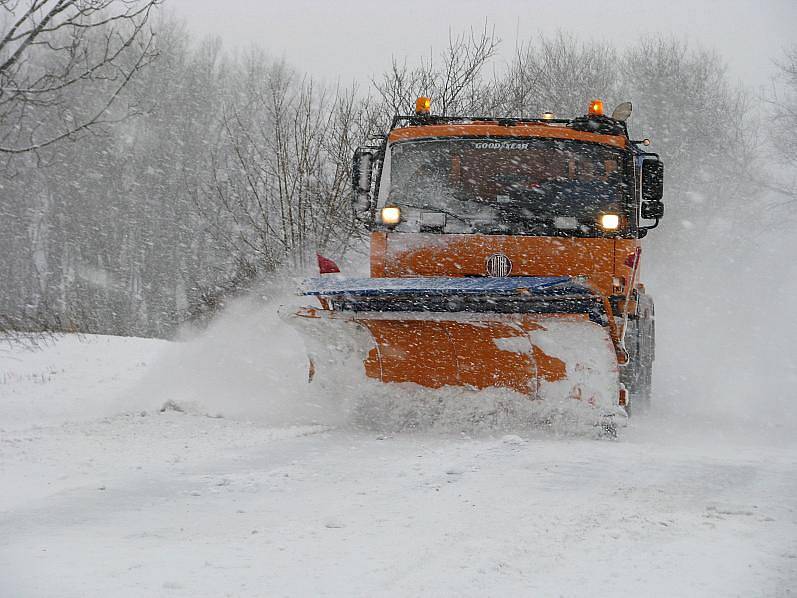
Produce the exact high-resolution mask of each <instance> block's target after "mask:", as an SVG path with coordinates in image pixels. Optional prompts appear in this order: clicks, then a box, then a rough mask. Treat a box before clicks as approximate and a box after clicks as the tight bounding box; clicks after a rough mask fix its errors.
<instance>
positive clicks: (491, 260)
mask: <svg viewBox="0 0 797 598" xmlns="http://www.w3.org/2000/svg"><path fill="white" fill-rule="evenodd" d="M511 271H512V262H511V261H510V260H509V258H508V257H506V256H505V255H504V254H503V253H495V254H493V255H491V256H490V257H488V258H487V275H488V276H509V273H510V272H511Z"/></svg>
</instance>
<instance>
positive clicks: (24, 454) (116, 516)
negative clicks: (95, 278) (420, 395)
mask: <svg viewBox="0 0 797 598" xmlns="http://www.w3.org/2000/svg"><path fill="white" fill-rule="evenodd" d="M70 342H72V344H73V349H72V350H70V349H69V344H70ZM70 342H67V341H60V342H59V343H58V344H57V345H56V346H55V347H50V348H48V349H46V350H45V351H44V352H40V353H37V354H32V355H31V354H25V355H22V354H21V353H19V352H16V353H13V354H4V355H2V356H0V367H2V368H5V373H6V377H5V382H3V383H2V384H1V385H0V405H2V412H0V415H2V416H3V420H2V422H6V424H7V425H4V424H3V423H0V597H3V598H6V597H7V598H25V597H39V596H59V597H62V598H66V597H71V596H75V597H77V596H81V597H83V596H131V597H132V596H191V597H201V596H208V597H210V596H213V597H217V596H282V595H285V596H308V595H335V596H339V595H347V596H373V595H396V596H409V595H435V596H463V595H472V596H484V595H491V596H504V595H516V596H520V595H523V596H792V595H794V592H795V590H794V589H793V588H797V498H796V497H797V473H796V472H797V441H794V440H792V441H783V440H782V438H781V435H780V434H778V435H777V438H767V437H766V436H761V435H759V434H752V435H747V434H744V433H743V431H740V430H738V429H735V428H728V427H722V426H715V427H713V428H707V427H706V426H703V425H698V424H690V425H687V426H685V425H684V424H683V422H679V421H677V420H675V419H673V418H672V417H671V416H669V415H668V414H666V413H655V412H654V413H652V414H650V415H648V416H645V417H638V418H636V419H635V420H634V421H632V424H631V425H630V427H629V428H628V429H627V430H625V432H624V434H623V436H622V438H621V439H620V440H619V441H596V440H592V439H587V438H573V437H562V436H556V435H551V434H549V433H546V432H544V431H540V430H537V431H517V430H516V431H506V430H501V431H497V430H494V431H481V432H479V433H470V434H463V433H456V432H454V431H450V432H435V433H432V432H414V433H408V432H405V433H396V434H387V435H382V434H380V433H379V432H375V431H370V430H362V429H355V428H353V427H351V426H345V425H343V426H330V425H293V426H289V425H279V426H274V425H273V424H269V423H266V422H262V421H247V420H246V419H244V418H240V417H225V418H214V417H208V416H205V415H201V414H190V413H181V412H177V411H171V410H167V411H165V412H162V413H161V412H159V411H158V410H157V409H154V410H153V409H142V410H138V409H137V410H135V411H129V412H128V413H127V414H123V415H118V414H116V415H114V414H111V415H108V416H107V417H82V418H81V417H76V413H77V411H74V412H70V411H69V409H67V408H66V407H65V406H64V405H65V404H66V403H70V401H71V400H72V399H69V400H67V399H64V396H67V395H69V393H68V390H69V389H70V388H74V386H75V384H80V385H81V387H83V388H90V389H92V393H95V392H100V391H101V388H100V387H101V386H102V384H105V385H106V388H107V389H108V391H109V392H111V391H118V390H119V389H120V388H121V387H122V386H124V385H125V384H127V383H128V382H129V381H130V380H132V379H133V378H134V376H133V374H130V380H127V379H126V378H125V376H126V375H127V374H123V372H125V371H127V372H129V371H131V370H130V367H127V369H125V368H123V367H122V361H121V357H124V361H123V363H124V364H126V365H127V366H131V364H138V365H140V366H141V368H142V369H146V367H148V366H147V361H148V360H150V359H155V357H157V356H156V355H155V354H156V353H157V352H158V351H159V350H160V349H158V348H156V347H155V345H154V344H153V343H152V342H150V343H149V344H148V343H146V342H143V341H136V340H127V341H124V347H123V348H122V349H120V348H119V347H120V343H121V341H119V342H115V341H114V342H111V341H108V342H105V341H104V340H102V339H101V340H99V341H95V342H94V343H93V344H92V343H88V348H87V345H86V343H78V344H75V342H74V341H70ZM75 347H77V348H78V349H79V354H76V353H75V350H77V349H75ZM64 359H69V360H71V361H70V365H69V367H68V368H61V369H59V367H58V366H57V363H62V362H63V360H64ZM48 360H49V361H48ZM114 360H116V361H114ZM114 362H115V363H117V366H118V368H119V372H116V373H113V372H111V371H110V370H112V369H113V363H114ZM80 363H87V364H90V365H91V364H93V365H91V367H82V369H81V366H80V365H79V364H80ZM98 363H100V364H101V366H102V367H99V369H96V371H97V372H101V374H102V375H99V374H92V373H91V372H93V371H95V369H93V368H94V366H96V365H97V364H98ZM131 367H132V366H131ZM133 369H134V368H133ZM48 371H50V372H51V375H52V378H48V377H47V375H46V372H48ZM37 372H38V373H37ZM58 372H61V373H60V374H59V373H58ZM68 372H70V373H71V374H70V373H68ZM120 372H122V373H120ZM78 373H79V374H80V375H81V376H82V378H81V379H79V380H78V378H75V379H74V380H71V379H70V375H77V374H78ZM117 374H118V375H117ZM92 376H93V378H92ZM89 378H91V379H89ZM100 379H101V380H100ZM70 380H71V381H70ZM30 401H34V402H35V403H36V404H39V405H43V403H42V402H43V401H50V402H52V403H54V404H56V405H61V407H59V412H62V413H67V414H69V415H70V417H67V418H65V419H66V420H69V421H62V422H56V421H46V420H45V421H44V424H43V425H39V426H35V427H32V426H31V425H23V424H24V422H23V421H22V418H21V417H19V416H18V414H19V409H20V408H19V404H20V403H25V404H29V402H30ZM92 404H93V403H92ZM31 409H32V408H31ZM35 411H36V410H35V409H34V410H33V412H35ZM14 414H17V416H16V418H15V415H14ZM8 422H11V423H8ZM30 423H33V422H29V424H30ZM11 424H13V425H11Z"/></svg>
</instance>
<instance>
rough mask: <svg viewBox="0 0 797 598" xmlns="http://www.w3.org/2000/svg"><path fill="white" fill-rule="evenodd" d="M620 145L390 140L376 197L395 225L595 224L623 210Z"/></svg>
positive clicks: (534, 227)
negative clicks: (397, 211) (397, 214)
mask: <svg viewBox="0 0 797 598" xmlns="http://www.w3.org/2000/svg"><path fill="white" fill-rule="evenodd" d="M624 160H625V158H624V154H623V152H622V151H620V150H617V149H614V148H611V147H607V146H603V145H598V144H594V143H585V142H578V141H570V140H561V139H540V138H537V139H522V140H517V139H438V140H427V141H413V142H402V143H397V144H394V145H393V146H391V148H390V149H389V150H388V156H387V159H386V163H385V171H384V173H383V179H384V180H383V181H382V184H381V187H380V204H381V205H385V204H394V205H398V206H399V207H401V212H402V223H401V224H399V225H398V226H397V227H396V230H408V231H410V230H412V231H418V230H442V231H444V232H483V233H506V234H537V235H549V234H553V235H556V234H567V235H573V234H583V235H590V234H595V233H596V232H601V231H600V229H599V227H598V225H597V221H598V219H599V218H600V217H601V215H602V214H607V213H611V214H618V215H620V214H623V213H624V209H623V203H624V202H623V197H624V188H623V180H624V176H623V172H624V170H625V168H624Z"/></svg>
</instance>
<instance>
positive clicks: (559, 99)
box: [493, 32, 619, 117]
mask: <svg viewBox="0 0 797 598" xmlns="http://www.w3.org/2000/svg"><path fill="white" fill-rule="evenodd" d="M618 79H619V75H618V68H617V51H616V50H615V49H614V48H613V47H612V46H610V45H608V44H600V43H595V42H586V41H582V40H579V39H578V38H576V37H575V36H573V35H571V34H567V33H564V32H559V33H557V34H556V35H554V36H551V37H547V36H544V35H540V36H539V37H538V38H537V39H536V40H531V41H529V42H528V43H526V44H523V45H521V46H519V47H518V48H517V49H516V51H515V57H514V60H513V61H512V63H511V64H510V67H509V71H508V73H507V74H506V76H505V77H503V78H502V80H501V82H500V84H498V85H496V86H495V93H496V94H497V96H496V97H495V99H494V101H493V103H494V104H495V105H497V106H500V110H501V112H503V113H505V114H506V115H511V116H525V117H536V116H539V115H540V114H542V112H544V111H547V110H550V111H553V112H554V113H556V114H560V115H562V116H569V115H574V114H580V113H581V111H583V110H584V107H585V106H586V105H587V104H588V103H589V101H590V100H592V99H594V98H602V99H604V100H608V101H611V100H613V99H614V98H616V96H617V85H618Z"/></svg>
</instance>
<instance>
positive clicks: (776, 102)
mask: <svg viewBox="0 0 797 598" xmlns="http://www.w3.org/2000/svg"><path fill="white" fill-rule="evenodd" d="M776 65H777V67H778V76H777V77H776V79H775V81H773V84H772V90H771V91H770V92H769V94H767V96H766V97H765V98H764V101H765V102H766V103H767V104H769V106H770V109H771V120H770V123H769V133H770V138H771V142H772V146H773V147H772V153H773V154H774V157H775V160H774V161H775V162H776V163H777V164H778V165H779V168H778V172H777V173H771V175H770V176H768V177H766V180H759V183H760V184H762V185H763V186H764V187H765V188H767V189H769V190H770V191H774V192H775V193H776V194H777V195H778V196H779V197H780V198H781V199H780V201H779V203H780V204H781V205H783V204H786V205H788V204H792V205H793V204H794V203H795V202H797V157H796V156H797V45H794V46H792V47H791V48H789V49H787V50H786V51H785V52H784V57H783V59H781V60H780V61H778V62H777V63H776Z"/></svg>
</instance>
